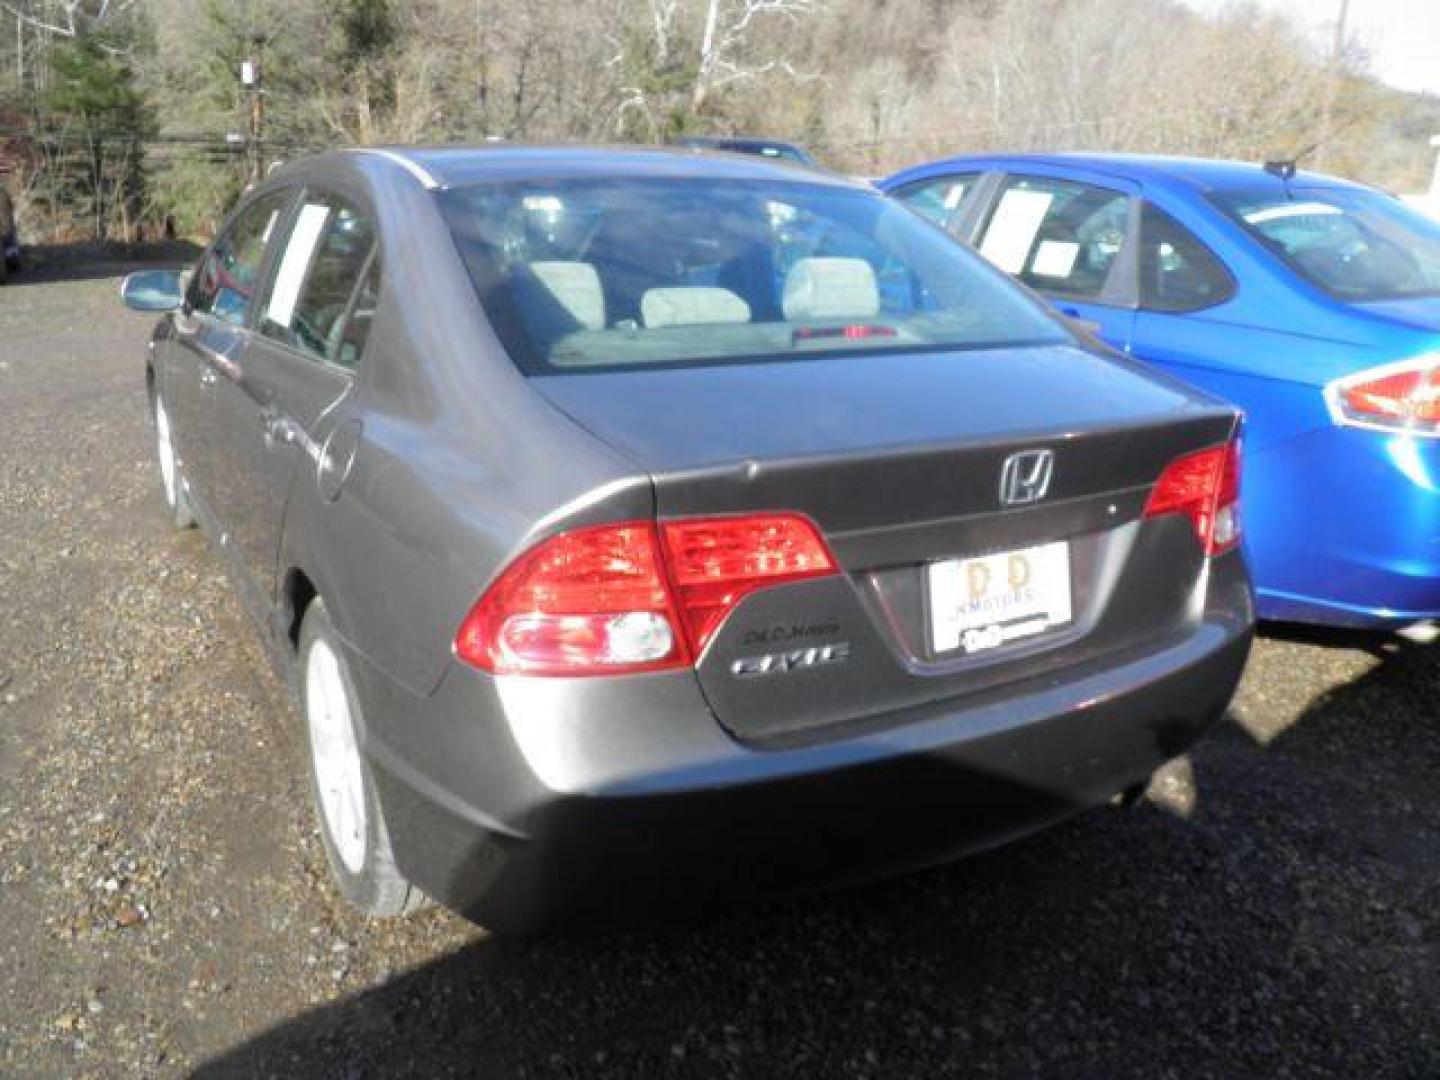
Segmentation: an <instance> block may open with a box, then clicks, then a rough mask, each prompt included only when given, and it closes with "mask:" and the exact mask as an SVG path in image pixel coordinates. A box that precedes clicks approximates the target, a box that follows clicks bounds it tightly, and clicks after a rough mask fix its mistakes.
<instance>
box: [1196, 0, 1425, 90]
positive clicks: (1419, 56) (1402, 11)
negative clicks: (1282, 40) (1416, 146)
mask: <svg viewBox="0 0 1440 1080" xmlns="http://www.w3.org/2000/svg"><path fill="white" fill-rule="evenodd" d="M1185 2H1186V3H1188V4H1189V5H1190V6H1191V7H1193V8H1198V9H1199V10H1201V11H1217V10H1220V9H1221V8H1224V7H1225V6H1227V4H1228V3H1229V2H1230V0H1185ZM1258 2H1259V3H1260V5H1261V6H1262V7H1266V8H1272V9H1274V10H1277V11H1284V12H1287V13H1289V14H1291V15H1293V16H1294V17H1295V18H1296V20H1297V21H1298V22H1299V23H1300V24H1301V25H1302V26H1304V27H1305V28H1306V29H1307V30H1309V31H1310V33H1312V34H1313V35H1315V38H1316V40H1317V41H1320V42H1323V43H1324V45H1325V47H1326V48H1328V47H1329V42H1330V37H1331V35H1332V34H1333V33H1334V32H1335V19H1336V17H1337V16H1338V15H1339V13H1340V0H1258ZM1346 25H1347V27H1348V28H1349V29H1348V36H1349V37H1350V38H1351V40H1354V41H1358V42H1359V43H1360V45H1361V46H1363V47H1364V49H1365V50H1366V51H1367V52H1368V53H1369V55H1370V72H1371V74H1373V75H1375V76H1377V77H1379V78H1380V79H1383V80H1384V81H1385V82H1387V83H1389V84H1390V85H1391V86H1394V87H1396V88H1397V89H1400V90H1410V91H1415V90H1426V91H1429V92H1430V93H1432V94H1440V0H1350V14H1349V16H1348V19H1347V21H1346Z"/></svg>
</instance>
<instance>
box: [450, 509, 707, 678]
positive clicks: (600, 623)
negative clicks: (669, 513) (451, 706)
mask: <svg viewBox="0 0 1440 1080" xmlns="http://www.w3.org/2000/svg"><path fill="white" fill-rule="evenodd" d="M656 540H657V538H656V535H655V526H654V525H653V524H652V523H651V522H648V521H640V522H626V523H624V524H619V525H601V526H597V527H595V528H588V529H578V530H576V531H575V532H570V533H563V534H562V535H560V536H556V537H552V538H551V539H549V540H546V541H545V542H543V543H541V544H539V545H538V546H536V547H534V548H531V549H530V550H529V551H527V552H526V553H525V554H524V555H521V556H520V557H519V558H518V559H516V560H515V562H513V563H511V564H510V566H509V567H508V568H507V569H506V570H505V572H504V573H503V574H501V575H500V577H499V579H498V580H497V581H496V582H495V583H494V584H493V585H491V586H490V588H489V589H487V590H486V592H485V595H484V596H482V597H481V598H480V602H479V603H478V604H476V605H475V607H474V609H473V610H471V612H470V614H469V615H467V616H466V618H465V621H464V622H463V623H461V625H460V630H459V633H458V634H457V635H456V637H455V652H456V655H458V656H459V657H460V659H462V660H464V661H466V662H467V663H471V664H474V665H475V666H476V667H479V668H483V669H484V670H486V671H491V672H494V673H496V674H512V675H521V674H524V675H593V674H601V673H606V672H624V671H655V670H659V669H661V668H666V667H678V666H682V665H684V664H687V663H689V652H688V650H687V649H686V647H685V643H684V641H683V640H682V639H681V637H680V635H679V633H678V632H677V626H678V624H677V620H676V618H675V611H674V607H673V605H672V604H671V601H670V591H669V589H668V588H667V586H666V583H665V578H664V574H663V571H662V570H661V564H660V549H659V544H658V543H657V542H656Z"/></svg>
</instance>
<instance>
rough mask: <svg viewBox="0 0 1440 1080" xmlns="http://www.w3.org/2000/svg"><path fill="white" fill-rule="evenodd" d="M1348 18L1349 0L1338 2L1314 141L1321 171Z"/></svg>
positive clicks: (1328, 144) (1329, 129)
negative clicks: (1317, 134)
mask: <svg viewBox="0 0 1440 1080" xmlns="http://www.w3.org/2000/svg"><path fill="white" fill-rule="evenodd" d="M1349 18H1350V0H1340V16H1339V18H1337V19H1336V20H1335V36H1334V38H1332V39H1331V42H1330V66H1329V69H1328V70H1327V71H1326V73H1325V97H1324V99H1323V101H1322V103H1321V106H1320V132H1319V136H1318V137H1317V138H1316V140H1315V167H1316V168H1317V169H1323V168H1324V167H1325V161H1326V158H1327V157H1328V156H1329V154H1330V134H1331V126H1332V123H1333V114H1334V112H1335V99H1336V97H1338V96H1339V93H1340V62H1341V60H1342V59H1343V58H1344V55H1345V24H1346V23H1347V22H1348V21H1349Z"/></svg>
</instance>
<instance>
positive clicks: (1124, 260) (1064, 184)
mask: <svg viewBox="0 0 1440 1080" xmlns="http://www.w3.org/2000/svg"><path fill="white" fill-rule="evenodd" d="M1138 193H1139V189H1138V187H1136V186H1135V185H1133V184H1129V183H1126V182H1125V181H1121V180H1115V179H1111V178H1109V177H1094V178H1090V177H1088V176H1087V178H1085V179H1079V178H1077V177H1075V176H1073V175H1059V174H1056V173H1052V172H1049V171H1039V170H1037V171H1035V172H1024V173H1019V172H1014V173H1007V174H1006V175H1005V176H1004V177H1003V178H1001V179H1000V181H999V182H998V184H996V185H995V189H994V193H993V195H992V197H991V199H990V201H989V204H988V205H987V206H986V207H985V208H984V212H983V214H982V215H981V224H980V227H979V229H978V231H977V234H976V238H975V247H976V248H977V249H978V250H979V252H980V254H982V255H984V256H985V257H986V258H987V259H989V260H990V261H991V262H992V263H994V264H995V265H996V266H998V267H1000V269H1002V270H1004V271H1005V272H1006V273H1007V274H1010V275H1012V276H1013V277H1015V278H1017V279H1018V280H1019V281H1021V282H1023V283H1024V284H1026V285H1028V286H1030V287H1031V288H1032V289H1035V290H1036V291H1037V292H1039V293H1040V294H1041V295H1042V296H1044V297H1045V298H1046V299H1047V300H1048V301H1049V302H1050V303H1051V304H1052V305H1053V306H1054V307H1055V308H1056V309H1057V310H1059V311H1060V313H1061V314H1063V315H1065V316H1067V317H1068V318H1070V319H1072V320H1073V321H1074V322H1075V323H1076V324H1077V325H1079V326H1081V327H1082V328H1084V329H1086V330H1088V331H1091V332H1093V333H1095V334H1097V335H1098V336H1099V337H1100V338H1102V339H1103V340H1105V341H1106V342H1108V343H1109V344H1110V345H1112V346H1114V347H1115V348H1118V349H1125V348H1126V347H1127V346H1128V345H1129V341H1130V332H1131V328H1132V325H1133V322H1134V317H1135V305H1136V300H1135V268H1134V258H1135V243H1134V236H1135V233H1136V231H1137V226H1138V216H1139V199H1138Z"/></svg>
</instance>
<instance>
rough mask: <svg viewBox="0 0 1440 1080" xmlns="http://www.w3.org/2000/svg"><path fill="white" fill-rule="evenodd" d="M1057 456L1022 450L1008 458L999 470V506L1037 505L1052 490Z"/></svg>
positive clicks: (1048, 452)
mask: <svg viewBox="0 0 1440 1080" xmlns="http://www.w3.org/2000/svg"><path fill="white" fill-rule="evenodd" d="M1054 471H1055V455H1054V453H1053V452H1052V451H1049V450H1021V451H1020V452H1019V453H1018V454H1011V455H1010V456H1009V457H1008V458H1006V459H1005V465H1004V467H1003V468H1002V469H1001V470H1000V505H1001V506H1027V505H1029V504H1030V503H1037V502H1039V501H1040V500H1041V499H1043V498H1044V497H1045V493H1046V492H1047V491H1049V490H1050V477H1051V474H1053V473H1054Z"/></svg>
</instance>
